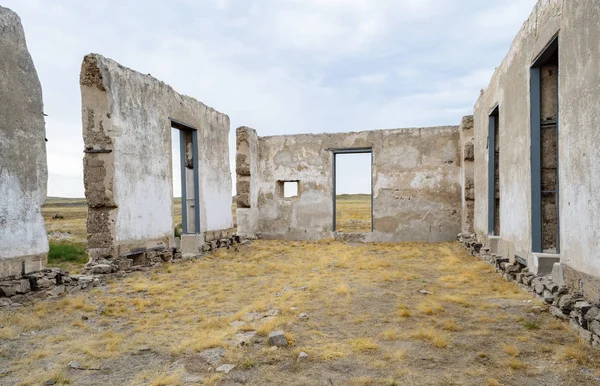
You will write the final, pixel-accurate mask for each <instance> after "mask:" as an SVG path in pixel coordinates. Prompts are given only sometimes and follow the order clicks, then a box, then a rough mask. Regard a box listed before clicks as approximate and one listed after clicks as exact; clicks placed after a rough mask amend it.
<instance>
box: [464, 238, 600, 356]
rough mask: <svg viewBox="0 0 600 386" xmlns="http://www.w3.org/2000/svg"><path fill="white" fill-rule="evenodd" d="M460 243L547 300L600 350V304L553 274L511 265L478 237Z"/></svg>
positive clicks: (509, 278)
mask: <svg viewBox="0 0 600 386" xmlns="http://www.w3.org/2000/svg"><path fill="white" fill-rule="evenodd" d="M458 241H459V242H460V243H461V244H463V245H464V246H465V248H466V249H467V250H468V251H469V252H470V253H471V255H473V256H478V257H480V258H481V259H482V260H484V261H486V262H488V263H489V264H491V265H493V266H494V267H495V268H496V271H497V272H499V273H501V274H502V276H503V278H504V280H506V281H513V282H517V283H518V284H519V286H521V288H524V289H526V290H528V291H530V292H533V293H534V294H535V295H536V296H537V297H538V298H539V299H541V300H543V301H544V302H545V303H546V304H547V305H548V310H549V312H550V313H551V314H552V315H554V316H555V317H557V318H559V319H562V320H565V321H568V322H569V325H570V326H571V328H573V329H574V330H575V331H577V332H578V334H579V337H580V338H581V340H583V341H585V342H587V343H589V344H591V345H593V346H594V347H600V305H598V304H592V303H591V302H589V301H588V300H586V299H585V298H584V297H583V296H582V295H581V293H579V292H576V291H573V290H572V289H571V290H569V288H567V287H565V286H560V285H558V284H556V283H555V282H553V281H552V277H551V275H547V276H537V275H535V274H533V273H532V272H529V269H528V268H527V266H525V265H523V264H521V263H520V262H519V261H515V262H512V263H511V262H510V261H509V259H508V258H505V257H502V256H499V255H496V254H493V253H490V249H489V248H486V247H484V246H483V245H482V244H481V243H479V242H478V241H477V239H476V236H475V235H472V234H460V235H458Z"/></svg>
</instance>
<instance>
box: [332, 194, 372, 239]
mask: <svg viewBox="0 0 600 386" xmlns="http://www.w3.org/2000/svg"><path fill="white" fill-rule="evenodd" d="M335 218H336V224H335V229H336V230H337V231H338V232H345V233H365V232H371V195H370V194H352V195H350V194H343V195H339V196H337V199H336V211H335Z"/></svg>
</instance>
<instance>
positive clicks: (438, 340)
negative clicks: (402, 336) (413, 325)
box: [410, 327, 448, 348]
mask: <svg viewBox="0 0 600 386" xmlns="http://www.w3.org/2000/svg"><path fill="white" fill-rule="evenodd" d="M410 337H411V338H413V339H418V340H423V341H428V342H430V343H431V344H433V345H434V346H435V347H437V348H446V347H448V337H447V335H446V334H445V333H444V332H442V331H438V330H436V329H434V328H430V327H427V328H426V327H420V328H419V329H418V330H416V331H414V332H412V333H411V334H410Z"/></svg>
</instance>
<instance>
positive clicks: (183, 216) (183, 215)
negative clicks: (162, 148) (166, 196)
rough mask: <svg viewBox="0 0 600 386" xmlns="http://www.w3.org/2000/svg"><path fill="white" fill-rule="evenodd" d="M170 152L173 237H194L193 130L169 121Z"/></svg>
mask: <svg viewBox="0 0 600 386" xmlns="http://www.w3.org/2000/svg"><path fill="white" fill-rule="evenodd" d="M171 150H172V151H171V154H172V165H173V208H174V213H173V215H174V219H175V236H179V235H182V234H198V233H200V205H199V202H200V190H199V172H198V131H197V130H196V128H195V127H193V126H189V125H186V124H183V123H181V122H178V121H176V120H174V119H171ZM178 233H179V235H178Z"/></svg>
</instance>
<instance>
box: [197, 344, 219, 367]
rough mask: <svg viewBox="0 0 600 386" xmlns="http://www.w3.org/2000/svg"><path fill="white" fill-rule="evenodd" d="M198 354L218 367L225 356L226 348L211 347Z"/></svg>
mask: <svg viewBox="0 0 600 386" xmlns="http://www.w3.org/2000/svg"><path fill="white" fill-rule="evenodd" d="M198 356H199V357H200V358H201V359H202V360H203V361H204V362H206V363H208V364H209V365H211V366H213V367H217V366H219V365H220V364H221V359H223V357H224V356H225V350H224V349H222V348H211V349H208V350H204V351H202V352H201V353H200V354H198Z"/></svg>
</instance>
